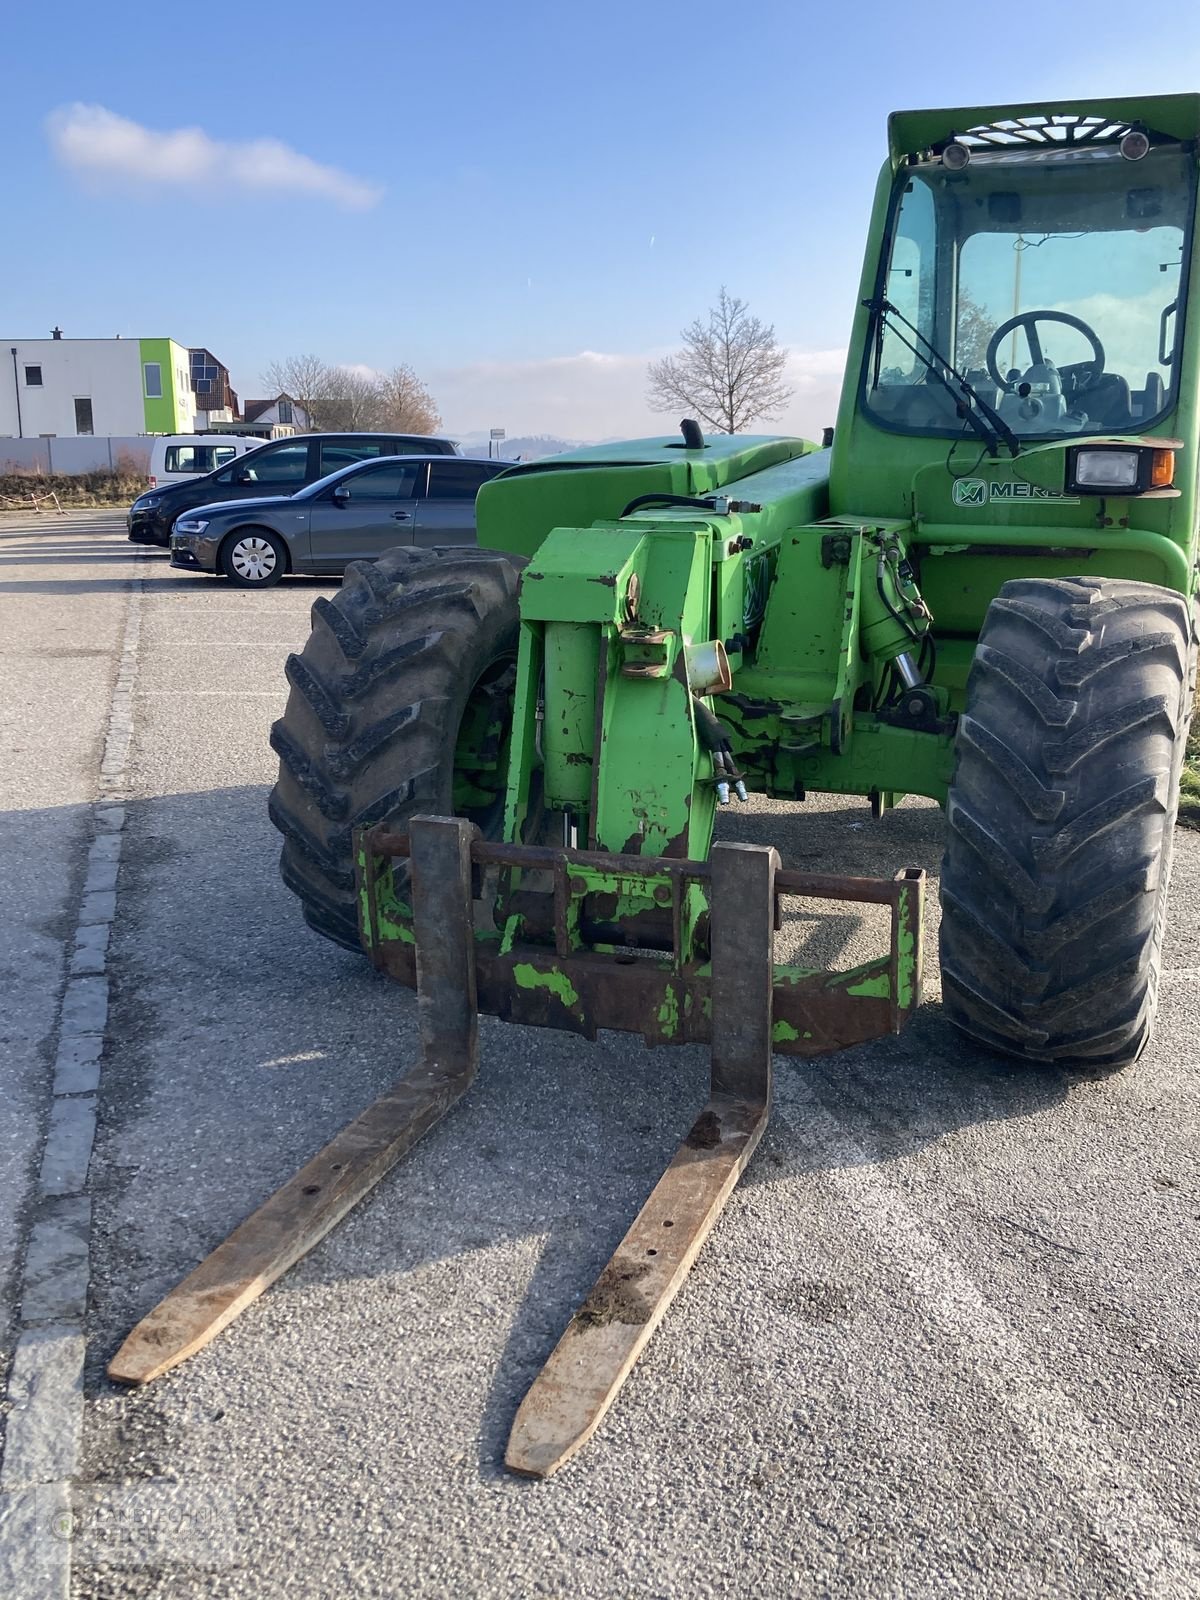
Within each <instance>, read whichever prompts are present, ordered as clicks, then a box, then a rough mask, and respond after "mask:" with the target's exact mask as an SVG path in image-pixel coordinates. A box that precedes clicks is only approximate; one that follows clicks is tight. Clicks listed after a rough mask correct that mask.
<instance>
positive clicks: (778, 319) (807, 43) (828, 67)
mask: <svg viewBox="0 0 1200 1600" xmlns="http://www.w3.org/2000/svg"><path fill="white" fill-rule="evenodd" d="M49 15H50V13H47V12H42V11H40V10H39V9H38V8H36V7H21V8H19V10H18V12H17V13H16V15H15V16H10V17H9V18H8V20H7V21H6V26H5V44H6V50H5V55H6V57H7V59H8V60H9V62H10V63H13V62H19V63H20V70H19V71H13V72H10V73H8V74H6V85H5V94H4V97H3V103H2V104H0V136H2V137H3V141H4V150H5V154H6V158H7V159H6V160H5V162H4V170H5V205H4V213H5V217H6V219H7V221H8V224H9V227H8V229H6V232H7V233H8V241H9V242H8V248H7V249H5V250H4V251H3V252H2V259H0V308H2V310H0V318H2V320H3V327H0V335H2V334H5V333H7V334H10V335H12V336H20V337H31V336H34V335H37V334H40V333H43V332H44V331H48V330H49V329H50V327H51V326H53V325H54V324H55V323H58V324H60V325H61V326H62V327H63V329H64V330H65V331H66V332H67V333H68V334H72V335H76V336H84V335H92V336H100V335H108V334H114V333H118V332H119V333H122V334H125V335H127V336H137V335H141V336H146V335H163V334H169V335H171V336H172V337H173V338H176V339H179V340H180V341H182V342H184V343H187V344H203V345H207V346H208V347H209V348H210V349H212V350H214V351H215V352H216V353H217V354H218V355H219V356H220V357H221V359H223V360H224V361H225V362H226V363H227V364H228V365H229V367H230V368H231V370H232V373H233V377H234V382H235V386H236V387H237V388H238V389H239V391H240V392H241V394H242V395H243V397H247V396H251V397H252V396H254V395H255V394H256V393H258V391H259V389H260V383H259V375H260V373H261V371H262V369H263V367H264V366H265V365H266V363H267V362H268V361H270V360H271V359H272V358H273V357H283V356H287V355H289V354H294V353H298V352H302V351H314V352H316V353H317V354H319V355H321V356H322V357H324V358H325V359H326V360H329V361H331V362H346V363H355V364H359V363H361V364H363V365H367V366H372V367H387V366H389V365H391V364H393V363H395V362H397V361H408V362H409V363H411V364H412V365H413V366H414V367H415V368H416V369H417V371H418V372H419V373H420V374H421V375H422V376H423V377H425V378H426V380H427V381H428V382H429V383H430V385H431V387H432V388H433V390H434V393H435V397H436V398H437V399H438V400H439V402H440V404H441V408H442V411H443V414H444V418H445V423H446V426H447V428H448V430H449V431H452V432H455V433H457V434H459V435H464V434H470V433H472V432H476V433H477V432H478V431H479V430H481V429H485V428H487V427H489V426H492V425H495V426H506V427H507V428H508V430H509V432H510V434H515V433H526V432H545V433H553V434H556V435H559V436H562V437H568V438H580V439H584V438H596V437H605V436H611V435H614V434H622V433H632V434H637V433H644V432H647V431H657V430H659V429H662V428H664V427H665V426H667V425H668V423H669V419H667V421H664V420H662V419H659V420H655V419H654V418H652V417H651V415H650V413H649V412H648V411H647V410H646V408H645V404H644V391H645V382H644V369H645V363H646V361H647V359H649V358H650V357H652V356H654V355H657V354H661V353H663V352H664V351H666V350H669V349H671V348H672V347H673V346H674V344H675V343H676V340H677V335H678V330H679V328H680V327H681V326H682V325H683V324H684V323H685V322H687V321H689V320H690V319H691V318H692V317H693V316H695V315H697V314H699V313H702V312H703V311H704V310H705V309H706V307H707V306H708V305H709V303H710V302H711V301H712V299H713V298H714V296H715V294H716V291H717V289H718V288H719V286H720V285H721V284H722V283H725V284H727V285H728V287H729V288H730V290H731V291H733V292H734V293H736V294H738V295H741V296H742V297H744V298H745V299H747V300H748V301H749V302H750V305H751V308H752V309H753V310H754V311H755V312H757V313H758V314H759V315H761V316H762V317H764V318H765V319H766V320H768V321H771V322H773V323H774V324H775V328H776V333H777V335H778V337H779V338H780V340H781V341H782V342H783V343H785V344H787V345H788V346H789V348H790V349H791V350H792V351H793V358H792V371H793V376H794V378H795V381H796V382H797V385H798V393H797V397H796V399H795V400H794V401H793V403H792V405H791V407H790V408H789V412H788V414H787V415H786V416H785V417H784V418H783V419H782V423H781V426H784V427H789V428H794V429H797V430H804V431H808V432H812V431H813V430H815V429H817V428H819V427H820V426H821V424H822V423H823V422H825V421H831V420H832V416H833V407H834V395H835V394H836V388H837V381H838V373H839V370H840V352H841V350H842V349H843V348H844V344H845V340H846V335H847V329H848V324H849V317H850V311H851V306H852V303H853V296H854V291H855V288H856V285H857V275H858V271H859V264H860V256H861V250H862V244H863V236H864V230H865V226H866V221H867V215H868V210H869V205H870V198H871V192H872V188H873V185H874V180H875V176H876V173H877V171H878V167H879V164H880V162H881V160H882V158H883V154H884V149H885V123H886V117H887V113H888V111H889V110H891V109H894V108H896V107H898V106H914V105H943V104H955V105H970V104H973V103H981V104H983V103H988V102H997V101H1009V100H1011V101H1018V100H1025V99H1036V98H1038V97H1039V96H1050V95H1052V96H1057V97H1062V96H1068V95H1071V94H1101V93H1104V92H1109V91H1111V92H1125V93H1129V92H1153V91H1156V90H1157V91H1163V90H1188V89H1198V90H1200V21H1198V20H1197V12H1196V9H1195V6H1194V3H1193V4H1188V3H1185V0H1159V3H1158V4H1157V5H1156V6H1155V7H1154V8H1153V10H1152V11H1151V10H1146V9H1141V10H1139V9H1138V8H1137V7H1132V6H1130V5H1129V4H1128V0H1121V3H1117V0H1089V3H1088V4H1086V5H1083V4H1077V3H1073V4H1066V3H1061V0H1046V3H1043V4H1040V5H1038V6H1036V7H1033V8H1031V7H1023V6H1017V7H1012V6H1010V7H1008V8H1004V7H1001V6H993V7H987V8H975V7H966V6H960V7H955V6H947V5H939V6H923V7H920V8H904V7H901V6H897V5H895V4H887V5H885V4H882V3H880V0H859V3H857V4H855V5H842V6H836V5H835V6H829V5H821V6H814V7H809V6H805V5H800V4H783V3H779V0H762V3H759V0H742V3H741V4H740V5H736V6H735V5H730V4H729V3H728V0H726V3H724V4H714V3H710V0H689V3H685V4H681V3H679V0H675V3H672V4H660V3H657V0H642V3H641V4H630V3H628V0H609V3H607V4H605V5H583V4H578V3H569V0H563V3H560V4H543V3H541V0H528V3H522V0H512V3H510V4H508V5H507V6H505V5H499V4H495V3H492V4H482V3H477V0H467V3H463V4H458V5H453V6H446V5H439V4H436V3H435V4H434V5H432V6H430V5H423V6H420V7H417V6H409V5H405V4H396V3H395V0H393V3H390V4H386V3H385V4H376V3H373V0H359V3H358V4H356V5H354V6H349V7H335V6H329V5H317V4H314V3H312V0H292V4H290V5H289V6H286V7H282V6H276V7H271V8H269V9H268V8H266V7H259V8H251V7H246V8H238V9H227V8H215V9H209V10H207V11H206V9H205V8H201V9H200V10H196V9H194V8H193V9H190V10H184V11H182V12H181V11H179V10H178V8H174V9H172V8H168V7H165V6H163V5H162V4H161V0H159V3H157V4H154V5H143V4H140V3H137V0H124V3H122V4H121V5H120V7H119V8H112V7H110V8H96V7H94V6H83V5H80V4H78V0H73V3H71V4H70V5H68V6H66V7H62V8H57V9H56V10H55V11H54V13H53V31H51V29H50V27H49V25H48V23H47V17H48V16H49ZM1010 18H1011V21H1009V20H1008V19H1010ZM80 106H82V107H88V108H93V109H91V110H89V111H86V112H82V111H80V110H78V109H74V110H73V109H71V108H73V107H74V108H78V107H80ZM95 108H101V109H100V110H96V109H95ZM130 125H133V126H130ZM186 129H192V130H196V129H199V130H202V136H200V137H197V136H195V135H192V136H189V137H186V138H184V139H183V140H181V141H179V142H176V143H174V144H166V143H164V136H165V135H168V134H172V133H178V131H179V130H186ZM213 141H215V143H213ZM261 141H276V142H277V143H276V144H266V145H264V144H263V143H261ZM278 143H282V145H283V146H286V147H288V148H286V149H280V148H278ZM247 145H249V146H250V148H249V149H247V148H245V147H246V146H247ZM214 174H215V175H216V177H214V176H213V175H214ZM218 180H219V181H218ZM670 425H671V426H673V423H670Z"/></svg>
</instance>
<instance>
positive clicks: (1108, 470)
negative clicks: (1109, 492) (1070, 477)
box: [1075, 450, 1138, 489]
mask: <svg viewBox="0 0 1200 1600" xmlns="http://www.w3.org/2000/svg"><path fill="white" fill-rule="evenodd" d="M1137 481H1138V452H1137V451H1136V450H1076V452H1075V486H1076V488H1079V489H1135V488H1136V487H1137Z"/></svg>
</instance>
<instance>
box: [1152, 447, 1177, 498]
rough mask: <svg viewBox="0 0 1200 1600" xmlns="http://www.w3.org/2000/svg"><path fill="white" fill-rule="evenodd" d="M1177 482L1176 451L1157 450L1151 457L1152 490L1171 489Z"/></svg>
mask: <svg viewBox="0 0 1200 1600" xmlns="http://www.w3.org/2000/svg"><path fill="white" fill-rule="evenodd" d="M1174 481H1175V452H1174V450H1155V451H1153V452H1152V453H1151V457H1150V482H1149V484H1148V485H1147V487H1148V488H1151V489H1169V488H1170V487H1171V485H1172V484H1173V483H1174Z"/></svg>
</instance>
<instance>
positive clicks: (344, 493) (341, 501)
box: [333, 483, 350, 506]
mask: <svg viewBox="0 0 1200 1600" xmlns="http://www.w3.org/2000/svg"><path fill="white" fill-rule="evenodd" d="M349 498H350V491H349V489H348V488H347V487H346V485H345V484H344V483H339V484H338V486H337V488H336V489H335V490H334V491H333V501H334V504H335V505H339V506H344V505H345V504H346V501H347V500H349Z"/></svg>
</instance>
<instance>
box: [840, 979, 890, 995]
mask: <svg viewBox="0 0 1200 1600" xmlns="http://www.w3.org/2000/svg"><path fill="white" fill-rule="evenodd" d="M846 993H847V994H853V995H857V996H859V997H860V998H862V997H865V996H867V995H872V996H874V997H875V998H876V999H879V1000H890V999H891V997H892V977H891V974H890V973H889V972H880V973H877V974H876V976H875V977H873V978H861V979H860V980H859V981H858V982H857V983H850V984H847V985H846Z"/></svg>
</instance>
